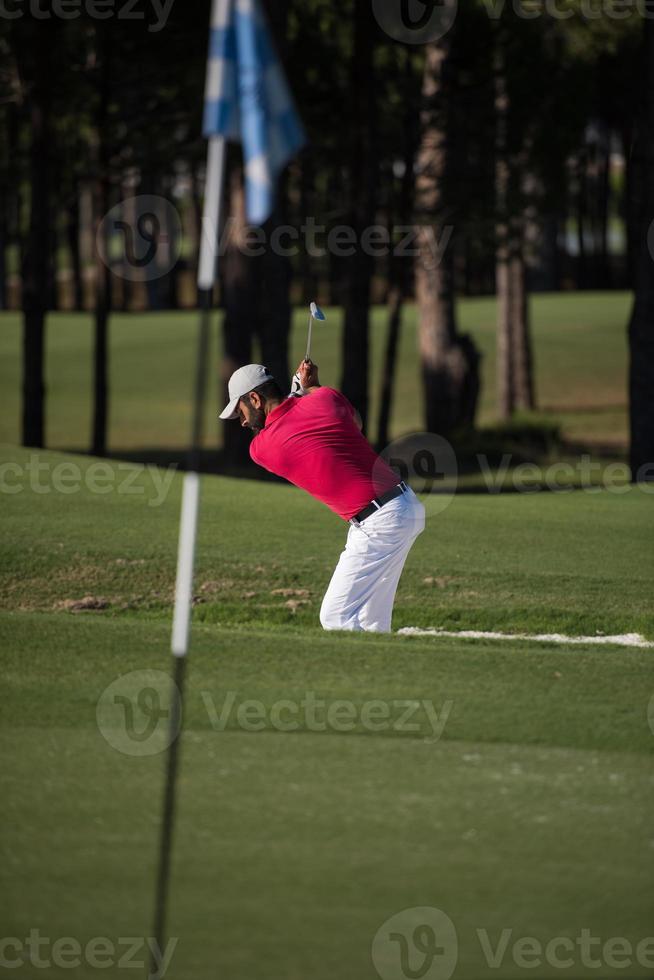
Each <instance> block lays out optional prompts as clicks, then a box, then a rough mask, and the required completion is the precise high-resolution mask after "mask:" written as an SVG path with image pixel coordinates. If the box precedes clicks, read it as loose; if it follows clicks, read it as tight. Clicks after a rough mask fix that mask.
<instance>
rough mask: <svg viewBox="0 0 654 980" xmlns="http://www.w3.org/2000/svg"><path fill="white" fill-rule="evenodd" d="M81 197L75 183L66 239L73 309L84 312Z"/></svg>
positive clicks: (68, 210)
mask: <svg viewBox="0 0 654 980" xmlns="http://www.w3.org/2000/svg"><path fill="white" fill-rule="evenodd" d="M79 195H80V191H79V186H78V184H77V182H75V185H74V190H73V196H72V200H71V203H70V206H69V208H68V209H67V212H66V215H67V217H66V238H67V241H68V251H69V252H70V262H71V275H72V285H73V309H74V310H77V311H80V310H82V309H83V307H84V287H83V284H82V263H81V259H80V247H79V223H80V222H79Z"/></svg>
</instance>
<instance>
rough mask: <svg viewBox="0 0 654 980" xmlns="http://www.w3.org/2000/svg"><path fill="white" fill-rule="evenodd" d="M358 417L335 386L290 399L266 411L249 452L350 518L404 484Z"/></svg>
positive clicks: (342, 515) (337, 512)
mask: <svg viewBox="0 0 654 980" xmlns="http://www.w3.org/2000/svg"><path fill="white" fill-rule="evenodd" d="M353 416H354V409H353V408H352V405H351V404H350V402H349V401H348V400H347V398H346V397H345V395H342V394H341V392H340V391H336V389H335V388H318V389H317V390H316V391H312V392H311V394H310V395H305V396H304V397H302V398H293V397H291V398H287V399H286V400H285V401H283V402H282V404H281V405H278V406H277V408H274V409H273V410H272V412H270V414H269V415H268V416H267V418H266V424H265V427H264V428H263V429H262V430H261V432H259V433H258V434H257V435H256V436H255V437H254V439H253V440H252V443H251V444H250V456H251V457H252V459H253V460H254V462H255V463H257V464H258V465H259V466H263V467H264V469H266V470H269V471H270V472H271V473H275V474H276V475H277V476H283V477H284V478H285V479H286V480H288V481H289V482H290V483H294V484H295V486H296V487H301V488H302V489H303V490H306V491H307V493H310V494H311V496H312V497H315V498H316V499H317V500H321V501H322V503H323V504H327V506H328V507H329V508H330V509H331V510H333V511H334V513H336V514H338V515H339V517H342V518H343V519H344V520H346V521H347V520H349V519H350V517H354V515H355V514H358V513H359V511H360V510H361V509H362V508H363V507H365V506H366V504H369V503H370V501H371V500H372V499H373V498H374V497H378V496H379V495H380V494H382V493H384V492H385V491H386V490H390V488H391V487H394V486H395V485H396V484H397V483H399V478H398V476H397V474H396V473H394V472H393V470H392V469H391V468H390V466H388V465H387V464H386V463H385V462H384V460H383V459H381V458H380V457H379V456H378V455H377V453H376V452H375V451H374V449H373V448H372V446H371V445H370V443H369V442H368V441H367V439H366V438H365V436H363V435H362V434H361V432H360V431H359V429H358V427H357V425H356V423H355V421H354V418H353Z"/></svg>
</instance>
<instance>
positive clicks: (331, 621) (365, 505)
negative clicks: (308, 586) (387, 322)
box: [220, 358, 425, 633]
mask: <svg viewBox="0 0 654 980" xmlns="http://www.w3.org/2000/svg"><path fill="white" fill-rule="evenodd" d="M228 390H229V403H228V404H227V406H226V408H225V409H224V411H223V412H221V415H220V418H221V419H237V418H238V419H240V421H241V425H242V426H245V427H247V428H249V429H251V430H252V431H253V432H254V434H255V435H254V439H253V440H252V443H251V445H250V456H251V457H252V459H253V460H254V462H255V463H257V464H258V465H259V466H263V467H264V468H265V469H267V470H269V471H270V472H271V473H275V474H276V475H277V476H282V477H284V478H285V479H287V480H288V481H289V482H290V483H294V484H295V486H297V487H301V488H302V489H303V490H306V491H307V492H308V493H310V494H311V496H312V497H315V498H316V499H317V500H320V501H322V502H323V503H324V504H326V505H327V506H328V507H329V508H330V509H331V510H333V511H334V512H335V513H336V514H338V515H339V517H342V518H343V520H345V521H349V522H350V529H349V532H348V535H347V542H346V545H345V550H344V551H343V552H342V554H341V557H340V559H339V561H338V565H337V566H336V569H335V571H334V574H333V576H332V580H331V582H330V583H329V587H328V589H327V592H326V593H325V597H324V599H323V602H322V606H321V609H320V622H321V624H322V626H323V628H324V629H326V630H370V631H375V632H380V633H387V632H389V631H390V628H391V616H392V613H393V602H394V599H395V592H396V590H397V584H398V582H399V580H400V575H401V574H402V569H403V567H404V562H405V561H406V557H407V555H408V553H409V550H410V548H411V545H412V544H413V542H414V541H415V539H416V538H417V537H418V535H419V534H420V532H421V531H422V530H423V529H424V526H425V509H424V507H423V505H422V504H421V503H420V501H419V500H418V498H417V497H416V495H415V494H414V492H413V490H411V488H410V487H407V486H406V484H405V483H403V482H401V483H398V480H397V474H395V473H394V472H393V470H392V469H391V468H390V467H389V466H388V465H387V464H386V462H385V461H384V460H383V459H381V457H379V456H378V455H377V454H376V453H375V452H374V450H373V448H372V446H371V445H370V444H369V443H368V441H367V440H366V438H365V437H364V436H363V434H362V433H361V431H360V429H361V419H360V417H359V415H358V413H357V412H356V410H355V409H354V408H353V406H352V405H351V404H350V402H349V401H348V400H347V398H346V397H345V396H344V395H343V394H341V392H340V391H336V389H334V388H323V387H321V386H320V384H319V381H318V368H317V365H315V364H314V363H313V362H312V361H311V360H310V359H308V358H305V360H303V361H302V362H301V363H300V365H299V367H298V369H297V373H296V375H295V379H294V391H293V393H292V394H291V395H288V396H285V395H284V394H283V392H282V390H281V388H280V387H279V385H278V384H277V382H276V381H275V379H274V378H273V376H272V375H271V374H270V373H269V372H268V370H267V369H266V368H265V367H264V366H263V365H261V364H247V365H246V366H245V367H242V368H239V369H238V371H235V372H234V374H232V376H231V378H230V379H229V385H228Z"/></svg>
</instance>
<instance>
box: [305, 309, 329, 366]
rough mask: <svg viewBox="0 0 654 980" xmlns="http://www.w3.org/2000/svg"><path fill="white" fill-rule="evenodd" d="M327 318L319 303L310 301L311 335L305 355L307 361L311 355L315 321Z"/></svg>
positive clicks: (308, 338)
mask: <svg viewBox="0 0 654 980" xmlns="http://www.w3.org/2000/svg"><path fill="white" fill-rule="evenodd" d="M326 319H327V317H326V316H325V314H324V313H323V311H322V310H321V309H320V307H319V306H318V304H317V303H313V302H312V303H309V335H308V337H307V352H306V354H305V356H304V359H305V361H308V360H309V355H310V354H311V327H312V326H313V321H314V320H326Z"/></svg>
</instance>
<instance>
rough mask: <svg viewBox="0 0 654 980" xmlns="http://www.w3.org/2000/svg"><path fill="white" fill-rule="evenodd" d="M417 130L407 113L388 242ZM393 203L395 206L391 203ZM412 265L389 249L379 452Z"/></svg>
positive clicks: (404, 199) (409, 185)
mask: <svg viewBox="0 0 654 980" xmlns="http://www.w3.org/2000/svg"><path fill="white" fill-rule="evenodd" d="M411 62H412V57H411V54H410V52H409V51H405V63H404V92H403V95H404V98H405V99H406V102H407V105H410V104H411V102H412V99H413V97H414V84H413V69H412V63H411ZM415 130H416V127H415V123H414V117H413V114H411V113H406V115H405V119H404V132H403V152H402V157H403V164H404V173H403V174H402V182H401V185H400V192H399V194H398V195H397V198H398V199H397V201H396V202H395V195H394V196H393V198H392V201H391V205H390V209H389V215H388V224H389V239H390V241H393V224H394V221H395V220H396V219H397V218H398V217H399V223H400V224H402V223H403V222H404V221H405V216H406V215H408V214H411V213H412V211H413V189H414V188H413V183H414V181H413V161H414V158H415V153H416V131H415ZM394 203H395V207H393V204H394ZM410 276H411V266H410V260H409V259H408V257H405V256H398V255H396V250H395V248H391V251H390V256H389V273H388V278H389V286H390V288H389V291H388V334H387V337H386V349H385V352H384V365H383V370H382V383H381V396H380V403H379V422H378V425H377V447H378V449H379V451H380V452H381V451H382V449H384V448H385V447H386V446H387V445H388V440H389V426H390V418H391V410H392V407H393V388H394V382H395V365H396V361H397V350H398V346H399V341H400V328H401V326H402V305H403V303H404V300H405V298H406V296H407V295H408V294H409V288H410Z"/></svg>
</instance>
